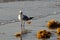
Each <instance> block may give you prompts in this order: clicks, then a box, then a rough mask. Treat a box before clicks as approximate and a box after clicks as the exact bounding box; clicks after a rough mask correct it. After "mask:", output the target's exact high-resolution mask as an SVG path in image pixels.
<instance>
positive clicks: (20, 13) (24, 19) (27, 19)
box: [18, 10, 34, 21]
mask: <svg viewBox="0 0 60 40" xmlns="http://www.w3.org/2000/svg"><path fill="white" fill-rule="evenodd" d="M21 16H22V20H23V21H29V20H32V19H33V18H34V17H28V16H27V15H24V14H23V12H22V11H21V10H20V11H19V15H18V19H19V20H20V21H21Z"/></svg>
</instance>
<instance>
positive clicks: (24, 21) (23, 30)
mask: <svg viewBox="0 0 60 40" xmlns="http://www.w3.org/2000/svg"><path fill="white" fill-rule="evenodd" d="M23 33H25V21H24V22H23Z"/></svg>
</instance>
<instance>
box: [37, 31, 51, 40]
mask: <svg viewBox="0 0 60 40" xmlns="http://www.w3.org/2000/svg"><path fill="white" fill-rule="evenodd" d="M50 36H51V33H50V32H49V31H46V30H40V31H38V32H37V38H38V39H48V38H50Z"/></svg>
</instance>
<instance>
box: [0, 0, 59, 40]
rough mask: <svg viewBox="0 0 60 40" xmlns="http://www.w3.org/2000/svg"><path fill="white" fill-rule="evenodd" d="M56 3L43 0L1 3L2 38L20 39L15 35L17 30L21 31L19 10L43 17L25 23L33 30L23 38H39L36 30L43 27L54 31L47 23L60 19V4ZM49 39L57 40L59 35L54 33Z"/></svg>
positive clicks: (9, 39) (0, 28)
mask: <svg viewBox="0 0 60 40" xmlns="http://www.w3.org/2000/svg"><path fill="white" fill-rule="evenodd" d="M56 3H57V1H43V0H42V1H20V2H8V3H0V40H19V39H17V38H16V37H15V36H13V35H14V34H15V33H16V32H20V22H17V21H18V20H17V15H18V14H19V10H22V11H23V13H24V14H25V15H28V16H37V17H38V16H40V17H41V18H39V19H37V20H32V23H31V24H30V25H27V24H26V25H25V26H26V27H25V28H26V29H28V30H32V31H31V33H28V34H26V35H24V36H23V40H37V38H36V32H37V31H38V30H41V29H46V30H48V31H52V30H49V29H48V28H47V27H46V23H47V21H49V20H51V19H55V20H57V21H59V20H60V6H56ZM41 15H42V16H41ZM53 31H55V30H53ZM47 40H57V35H56V34H55V33H53V35H52V36H51V38H50V39H47Z"/></svg>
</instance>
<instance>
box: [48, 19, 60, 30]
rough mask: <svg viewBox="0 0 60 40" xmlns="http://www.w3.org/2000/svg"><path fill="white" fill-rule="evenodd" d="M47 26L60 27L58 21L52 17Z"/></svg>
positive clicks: (50, 27) (51, 27)
mask: <svg viewBox="0 0 60 40" xmlns="http://www.w3.org/2000/svg"><path fill="white" fill-rule="evenodd" d="M47 27H48V28H49V29H57V28H60V22H58V21H55V20H54V19H52V20H50V21H48V23H47Z"/></svg>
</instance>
